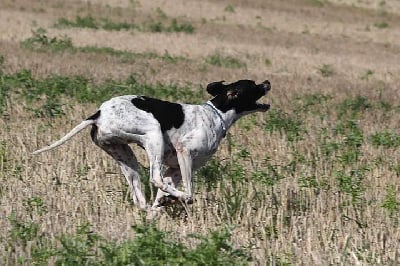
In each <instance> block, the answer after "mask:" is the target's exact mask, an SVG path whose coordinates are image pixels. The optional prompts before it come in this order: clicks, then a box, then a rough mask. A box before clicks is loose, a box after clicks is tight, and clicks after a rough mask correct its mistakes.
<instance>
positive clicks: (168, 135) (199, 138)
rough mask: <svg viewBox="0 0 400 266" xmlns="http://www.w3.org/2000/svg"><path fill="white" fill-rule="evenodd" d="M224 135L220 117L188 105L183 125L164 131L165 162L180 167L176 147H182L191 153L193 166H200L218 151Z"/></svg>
mask: <svg viewBox="0 0 400 266" xmlns="http://www.w3.org/2000/svg"><path fill="white" fill-rule="evenodd" d="M223 136H224V132H223V131H222V130H221V122H220V121H219V120H218V119H214V117H213V116H212V115H210V113H209V112H205V111H204V109H202V108H201V107H192V106H186V108H185V121H184V123H183V124H182V126H181V127H179V128H177V129H176V128H173V129H171V130H168V131H166V132H165V133H164V144H165V147H164V164H166V165H168V166H170V167H178V160H177V157H176V149H178V150H180V149H182V150H186V151H187V152H189V153H190V156H191V158H192V161H193V168H199V167H201V166H203V165H204V164H205V163H206V161H207V160H208V159H210V157H211V156H212V155H213V154H214V153H215V152H216V151H217V149H218V145H219V143H220V141H221V139H222V138H223Z"/></svg>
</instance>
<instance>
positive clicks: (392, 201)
mask: <svg viewBox="0 0 400 266" xmlns="http://www.w3.org/2000/svg"><path fill="white" fill-rule="evenodd" d="M381 207H382V208H384V209H386V210H387V211H388V212H389V215H390V217H394V216H396V215H398V212H399V210H400V201H398V200H397V192H396V187H395V186H394V185H390V186H388V187H387V188H386V196H385V199H384V200H383V202H382V205H381Z"/></svg>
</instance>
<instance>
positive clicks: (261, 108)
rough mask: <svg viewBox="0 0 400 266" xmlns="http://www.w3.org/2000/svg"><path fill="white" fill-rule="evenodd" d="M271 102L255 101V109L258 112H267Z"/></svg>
mask: <svg viewBox="0 0 400 266" xmlns="http://www.w3.org/2000/svg"><path fill="white" fill-rule="evenodd" d="M270 106H271V105H270V104H267V103H255V108H254V109H255V110H256V111H258V112H266V111H268V110H269V108H270Z"/></svg>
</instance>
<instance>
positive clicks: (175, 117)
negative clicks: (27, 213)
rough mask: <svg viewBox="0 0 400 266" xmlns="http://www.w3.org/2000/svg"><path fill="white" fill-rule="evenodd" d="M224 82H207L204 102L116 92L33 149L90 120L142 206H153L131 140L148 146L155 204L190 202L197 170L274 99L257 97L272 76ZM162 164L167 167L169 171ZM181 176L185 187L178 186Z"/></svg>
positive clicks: (97, 141)
mask: <svg viewBox="0 0 400 266" xmlns="http://www.w3.org/2000/svg"><path fill="white" fill-rule="evenodd" d="M224 82H225V81H218V82H212V83H210V84H208V85H207V92H208V93H209V94H210V95H211V96H212V97H213V98H212V99H211V100H209V101H207V102H206V103H205V104H202V105H193V104H180V103H173V102H168V101H163V100H159V99H155V98H150V97H146V96H136V95H124V96H119V97H115V98H111V99H110V100H108V101H106V102H104V103H103V104H102V105H101V106H100V108H99V109H98V110H97V112H96V113H94V114H93V115H92V116H90V117H88V118H87V119H86V120H84V121H82V122H81V123H80V124H79V125H77V126H76V127H75V128H73V129H72V130H71V131H70V132H69V133H68V134H66V135H65V136H64V137H62V138H61V139H60V140H58V141H56V142H54V143H53V144H51V145H49V146H47V147H45V148H42V149H40V150H37V151H35V152H33V154H39V153H41V152H44V151H48V150H51V149H54V148H56V147H58V146H60V145H62V144H63V143H65V142H66V141H68V140H69V139H70V138H72V137H73V136H74V135H76V134H77V133H79V132H80V131H82V130H83V129H85V128H86V127H88V126H91V127H92V129H91V132H90V135H91V138H92V140H93V142H94V143H95V144H96V145H97V146H98V147H100V148H102V149H103V150H104V151H105V152H107V153H108V154H109V155H110V156H111V157H113V158H114V159H115V160H116V161H117V162H118V164H119V166H120V168H121V171H122V173H123V174H124V176H125V178H126V180H127V181H128V183H129V187H130V190H131V194H132V199H133V202H134V203H135V205H137V206H138V207H139V208H140V209H146V208H148V207H149V206H148V205H147V203H146V199H145V197H144V194H143V191H142V188H141V182H140V176H139V172H138V166H139V165H138V161H137V159H136V157H135V155H134V153H133V151H132V149H131V148H130V146H129V144H131V143H135V144H137V145H139V146H140V147H142V148H143V149H144V150H145V151H146V153H147V156H148V159H149V168H150V182H151V183H152V184H153V185H154V186H155V187H157V188H158V191H157V195H156V198H155V200H154V203H153V205H152V207H151V209H158V208H162V206H163V204H162V201H163V200H162V199H163V198H165V197H166V198H169V197H171V198H176V199H178V200H180V201H183V202H185V203H187V204H191V203H192V202H193V189H194V187H193V178H192V175H193V171H194V170H195V169H197V168H199V167H201V166H203V165H204V164H205V163H206V161H207V160H208V159H209V158H210V157H211V156H212V155H213V154H214V153H215V152H216V150H217V148H218V145H219V143H220V142H221V140H222V139H223V138H224V137H225V135H226V133H227V131H228V129H229V128H230V127H231V126H232V124H233V123H234V122H235V121H237V120H238V119H239V118H241V117H243V116H245V115H248V114H251V113H254V112H265V111H267V110H268V109H269V108H270V105H269V104H262V103H258V102H257V101H258V100H259V99H260V98H261V97H263V96H264V95H266V94H267V92H268V91H269V90H270V89H271V84H270V82H269V81H268V80H266V81H264V82H262V83H260V84H256V83H255V82H254V81H253V80H238V81H236V82H234V83H230V84H226V85H225V84H224ZM163 165H164V166H166V167H167V168H166V170H165V172H164V173H162V167H163ZM181 181H183V188H184V191H181V190H178V185H179V184H180V182H181Z"/></svg>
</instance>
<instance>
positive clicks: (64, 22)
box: [54, 15, 99, 29]
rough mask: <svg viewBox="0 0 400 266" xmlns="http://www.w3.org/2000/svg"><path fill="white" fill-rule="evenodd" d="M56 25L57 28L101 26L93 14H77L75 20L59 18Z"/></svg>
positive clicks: (96, 27)
mask: <svg viewBox="0 0 400 266" xmlns="http://www.w3.org/2000/svg"><path fill="white" fill-rule="evenodd" d="M54 26H55V27H57V28H65V27H75V28H91V29H98V28H99V26H98V22H97V21H96V19H95V18H93V17H92V16H91V15H89V16H85V17H80V16H77V17H76V18H75V21H71V20H68V19H66V18H59V19H58V21H57V23H56V24H55V25H54Z"/></svg>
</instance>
